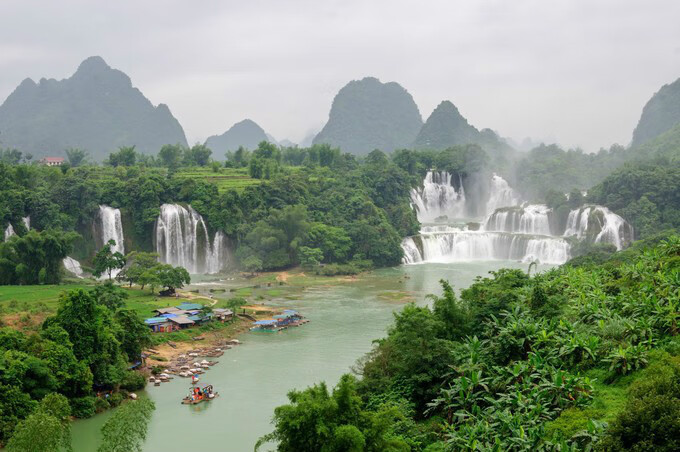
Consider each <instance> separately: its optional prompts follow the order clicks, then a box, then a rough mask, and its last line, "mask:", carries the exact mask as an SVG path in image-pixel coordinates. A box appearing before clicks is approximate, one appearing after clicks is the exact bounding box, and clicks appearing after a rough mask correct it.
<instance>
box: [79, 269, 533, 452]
mask: <svg viewBox="0 0 680 452" xmlns="http://www.w3.org/2000/svg"><path fill="white" fill-rule="evenodd" d="M527 266H528V265H527V264H519V263H517V262H507V261H506V262H503V261H491V262H465V263H455V264H421V265H407V266H401V267H398V268H391V269H383V270H378V271H375V272H372V273H369V274H368V275H366V276H364V277H362V278H361V279H360V280H357V281H353V282H345V283H338V284H333V285H330V286H324V287H311V288H308V289H306V290H305V291H304V292H303V293H302V295H301V296H300V298H299V299H296V300H285V299H284V300H276V301H275V304H276V305H277V306H286V307H289V308H292V309H297V310H299V311H300V312H301V313H302V314H303V315H305V316H306V317H307V318H308V319H310V320H311V322H310V323H308V324H307V325H304V326H302V327H300V328H293V329H290V330H286V331H283V332H281V333H277V334H264V333H260V334H257V333H246V334H243V335H241V336H240V337H239V339H240V340H241V341H242V342H243V344H242V345H240V346H238V347H235V348H234V349H232V350H229V351H227V352H226V353H225V354H224V356H222V357H221V358H219V364H217V365H216V366H213V367H212V368H211V369H210V370H209V371H208V372H206V373H205V374H204V375H202V376H201V384H212V385H213V386H214V387H215V389H216V390H217V391H219V393H220V397H219V398H217V399H215V400H214V401H212V402H210V403H204V404H200V405H196V406H186V405H181V404H180V400H181V398H182V397H184V396H185V395H186V393H188V389H189V386H190V384H189V382H188V380H186V379H182V378H175V379H173V380H172V381H171V382H170V383H164V384H162V385H161V386H159V387H153V386H152V387H148V389H147V390H146V394H147V395H148V397H150V398H151V399H153V401H154V402H155V403H156V411H155V412H154V414H153V418H152V420H151V423H150V425H149V435H148V438H147V441H146V443H145V446H144V450H145V451H148V452H175V451H177V452H187V451H201V452H247V451H252V450H253V446H254V444H255V442H256V441H257V439H258V437H260V436H261V435H263V434H265V433H268V432H270V431H271V430H272V425H271V424H270V421H271V416H272V414H273V412H274V408H275V407H276V406H278V405H281V404H282V403H285V402H286V401H287V399H286V393H287V392H288V391H289V390H291V389H293V388H296V389H304V388H305V387H307V386H309V385H312V384H314V383H317V382H320V381H326V382H327V383H328V384H329V386H332V385H334V384H335V383H336V382H337V381H338V379H339V377H340V376H341V375H342V374H343V373H346V372H348V371H350V367H351V366H352V365H354V364H355V363H356V361H357V359H358V358H360V357H361V356H363V355H364V354H365V353H366V352H367V351H369V350H370V348H371V344H372V341H373V340H374V339H378V338H380V337H383V336H384V335H385V331H386V329H387V327H388V326H389V324H390V323H391V321H392V313H393V312H394V311H395V310H398V309H400V308H401V307H402V306H403V303H400V302H395V301H390V300H389V297H385V294H386V292H389V291H391V290H405V291H408V292H411V293H412V295H413V298H414V299H415V300H416V302H417V303H419V304H425V303H427V300H426V299H425V296H426V295H427V294H429V293H436V294H440V293H441V289H440V286H439V283H438V281H439V280H440V279H442V278H444V279H447V280H449V281H450V282H451V283H452V284H453V285H454V286H455V287H456V288H458V289H460V288H464V287H467V286H468V285H469V284H470V283H471V282H472V281H473V279H474V278H475V276H477V275H486V274H487V272H488V271H489V270H495V269H499V268H501V267H517V268H524V269H526V268H527ZM404 276H408V278H405V277H404ZM199 287H202V286H199ZM225 287H229V286H228V283H225ZM110 415H111V412H107V413H104V414H100V415H97V416H95V417H94V418H91V419H87V420H83V421H77V422H75V423H74V424H73V433H72V434H73V447H74V450H75V452H94V451H96V449H97V447H98V444H99V437H100V435H99V430H100V428H101V426H102V424H103V423H104V422H105V421H106V419H107V418H108V417H109V416H110ZM263 449H266V448H263Z"/></svg>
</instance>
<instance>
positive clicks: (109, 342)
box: [43, 289, 126, 387]
mask: <svg viewBox="0 0 680 452" xmlns="http://www.w3.org/2000/svg"><path fill="white" fill-rule="evenodd" d="M55 324H56V325H58V326H60V327H61V328H62V329H63V330H64V331H66V332H67V333H68V338H69V340H70V341H71V343H72V344H73V354H74V355H75V357H76V358H77V359H78V360H79V361H82V362H85V363H86V364H87V365H88V366H89V368H90V371H91V372H92V376H93V383H94V384H95V385H98V386H105V387H112V386H113V385H115V384H116V383H117V382H119V381H120V379H121V377H122V375H123V372H124V371H125V368H126V365H125V356H124V355H123V354H122V352H121V349H120V342H119V340H118V338H117V336H118V329H119V328H120V326H118V325H117V324H116V323H115V322H114V320H113V318H112V316H111V313H110V312H109V310H108V309H107V308H105V307H104V306H102V305H100V304H99V303H98V302H97V300H96V299H95V298H94V297H93V296H92V295H91V294H90V293H88V292H85V291H84V290H82V289H78V290H72V291H70V292H67V293H64V294H62V295H61V297H60V299H59V309H58V310H57V315H56V316H55V317H53V318H49V319H47V320H46V321H45V323H43V328H49V327H51V326H52V325H55Z"/></svg>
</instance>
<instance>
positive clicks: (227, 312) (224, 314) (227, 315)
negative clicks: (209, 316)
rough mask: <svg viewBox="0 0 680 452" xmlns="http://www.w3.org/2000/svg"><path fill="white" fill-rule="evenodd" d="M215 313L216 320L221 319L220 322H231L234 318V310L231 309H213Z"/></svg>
mask: <svg viewBox="0 0 680 452" xmlns="http://www.w3.org/2000/svg"><path fill="white" fill-rule="evenodd" d="M213 314H214V315H215V320H219V321H220V322H229V321H230V320H231V319H233V318H234V311H232V310H231V309H222V308H217V309H213Z"/></svg>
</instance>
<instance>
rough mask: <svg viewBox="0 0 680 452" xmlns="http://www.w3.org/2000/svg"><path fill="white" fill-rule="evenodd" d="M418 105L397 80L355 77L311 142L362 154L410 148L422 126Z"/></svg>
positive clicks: (339, 94) (341, 93)
mask: <svg viewBox="0 0 680 452" xmlns="http://www.w3.org/2000/svg"><path fill="white" fill-rule="evenodd" d="M422 123H423V121H422V118H421V117H420V112H419V111H418V106H417V105H416V103H415V102H414V101H413V98H412V97H411V95H410V94H409V93H408V91H406V90H405V89H404V88H402V87H401V86H400V85H399V84H398V83H395V82H390V83H381V82H380V80H378V79H377V78H373V77H366V78H364V79H362V80H354V81H351V82H349V83H348V84H347V85H345V86H344V87H343V88H342V89H341V90H340V91H339V92H338V94H337V95H336V96H335V99H333V105H332V106H331V111H330V114H329V117H328V122H327V123H326V125H325V126H324V128H323V129H322V130H321V131H320V132H319V134H318V135H317V136H316V137H315V138H314V143H315V144H318V143H328V144H330V145H332V146H337V147H339V148H340V149H341V150H342V151H344V152H351V153H353V154H357V155H365V154H368V153H369V152H371V151H372V150H374V149H380V150H382V151H385V152H389V151H392V150H394V149H398V148H405V147H409V146H410V145H411V143H413V140H414V139H415V138H416V136H417V135H418V132H419V131H420V128H421V126H422Z"/></svg>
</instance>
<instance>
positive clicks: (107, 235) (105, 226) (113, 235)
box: [99, 206, 125, 255]
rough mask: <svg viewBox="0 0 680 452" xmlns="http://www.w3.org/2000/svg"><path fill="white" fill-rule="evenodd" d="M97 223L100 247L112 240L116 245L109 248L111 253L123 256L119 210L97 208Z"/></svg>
mask: <svg viewBox="0 0 680 452" xmlns="http://www.w3.org/2000/svg"><path fill="white" fill-rule="evenodd" d="M99 221H100V222H101V231H100V234H101V236H100V238H101V241H102V245H105V244H107V243H108V242H109V240H114V241H115V242H116V245H115V246H113V247H112V248H111V251H112V252H114V253H115V252H116V251H117V252H119V253H121V254H123V255H124V254H125V237H124V235H123V223H122V221H121V217H120V210H119V209H114V208H113V207H109V206H99Z"/></svg>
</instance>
